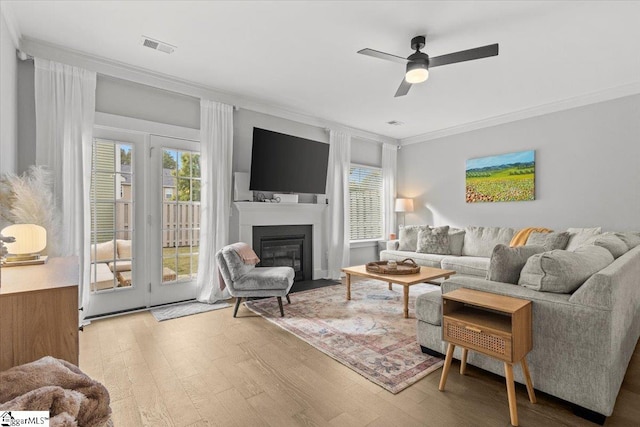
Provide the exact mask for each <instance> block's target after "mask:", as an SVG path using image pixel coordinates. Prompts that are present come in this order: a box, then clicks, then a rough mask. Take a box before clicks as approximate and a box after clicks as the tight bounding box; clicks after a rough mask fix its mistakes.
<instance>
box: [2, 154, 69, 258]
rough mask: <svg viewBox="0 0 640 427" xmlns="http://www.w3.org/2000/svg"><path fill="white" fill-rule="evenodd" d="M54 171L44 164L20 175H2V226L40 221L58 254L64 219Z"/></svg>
mask: <svg viewBox="0 0 640 427" xmlns="http://www.w3.org/2000/svg"><path fill="white" fill-rule="evenodd" d="M52 187H53V180H52V177H51V172H49V171H48V170H47V169H45V168H44V167H42V166H31V167H30V168H29V170H28V171H27V172H25V173H24V174H23V175H21V176H19V175H16V174H13V173H6V174H3V175H2V177H1V178H0V226H1V227H2V228H4V227H5V226H7V225H10V224H37V225H40V226H42V227H44V228H45V229H46V230H47V248H46V249H45V252H46V253H47V254H49V255H56V254H57V253H58V247H57V245H58V242H60V233H61V222H60V219H61V218H60V214H59V211H58V208H57V207H56V203H55V200H54V198H53V192H52V190H51V189H52Z"/></svg>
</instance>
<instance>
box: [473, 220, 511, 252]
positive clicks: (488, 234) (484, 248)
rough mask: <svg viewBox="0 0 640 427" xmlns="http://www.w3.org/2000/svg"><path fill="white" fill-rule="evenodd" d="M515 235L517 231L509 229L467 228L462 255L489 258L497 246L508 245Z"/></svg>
mask: <svg viewBox="0 0 640 427" xmlns="http://www.w3.org/2000/svg"><path fill="white" fill-rule="evenodd" d="M514 234H516V230H515V229H513V228H507V227H473V226H469V227H466V228H465V233H464V245H463V246H462V255H466V256H478V257H486V258H489V257H490V256H491V252H492V251H493V248H494V247H495V246H496V245H497V244H500V243H502V244H503V245H508V244H509V242H511V239H512V238H513V235H514Z"/></svg>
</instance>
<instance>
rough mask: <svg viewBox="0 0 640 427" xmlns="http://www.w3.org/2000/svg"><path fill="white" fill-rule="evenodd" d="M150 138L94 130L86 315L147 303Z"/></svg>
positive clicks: (105, 312)
mask: <svg viewBox="0 0 640 427" xmlns="http://www.w3.org/2000/svg"><path fill="white" fill-rule="evenodd" d="M145 145H146V141H145V137H144V135H142V134H135V133H130V132H126V131H118V130H111V129H101V128H100V129H94V140H93V150H92V159H91V190H90V204H91V245H90V252H91V269H90V272H91V277H90V295H91V297H90V298H91V302H90V304H89V309H88V312H87V316H97V315H101V314H107V313H114V312H119V311H126V310H132V309H136V308H143V307H146V306H147V304H148V302H147V300H148V297H147V294H148V286H145V282H146V277H145V274H146V271H145V270H146V269H145V262H144V259H145V256H144V253H145V246H146V245H145V238H146V233H145V223H144V210H145V200H144V199H145V198H144V194H145V191H144V188H145V185H147V180H146V176H145V175H146V174H145V169H146V163H147V162H146V161H145Z"/></svg>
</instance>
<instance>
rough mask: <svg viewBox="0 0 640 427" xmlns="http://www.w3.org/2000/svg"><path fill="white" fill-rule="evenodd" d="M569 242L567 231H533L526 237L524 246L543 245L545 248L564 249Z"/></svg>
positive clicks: (549, 249)
mask: <svg viewBox="0 0 640 427" xmlns="http://www.w3.org/2000/svg"><path fill="white" fill-rule="evenodd" d="M567 243H569V232H567V231H563V232H560V233H538V232H535V231H534V232H533V233H531V234H530V235H529V238H528V239H527V243H526V246H543V247H544V249H545V250H547V251H552V250H554V249H564V248H566V247H567Z"/></svg>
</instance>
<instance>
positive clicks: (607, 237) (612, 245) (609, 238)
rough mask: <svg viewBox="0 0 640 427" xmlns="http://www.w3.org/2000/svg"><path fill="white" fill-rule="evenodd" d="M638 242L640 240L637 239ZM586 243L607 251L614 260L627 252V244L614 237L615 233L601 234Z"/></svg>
mask: <svg viewBox="0 0 640 427" xmlns="http://www.w3.org/2000/svg"><path fill="white" fill-rule="evenodd" d="M638 240H640V238H638ZM587 243H588V244H591V245H596V246H601V247H603V248H605V249H607V250H608V251H609V252H611V255H613V257H614V258H618V257H620V256H622V255H624V254H625V253H627V252H628V251H629V247H628V246H627V244H626V243H625V242H624V241H623V240H622V239H621V238H619V237H618V236H616V234H615V233H602V234H600V235H598V236H594V237H592V238H591V239H590V240H588V241H587Z"/></svg>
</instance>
